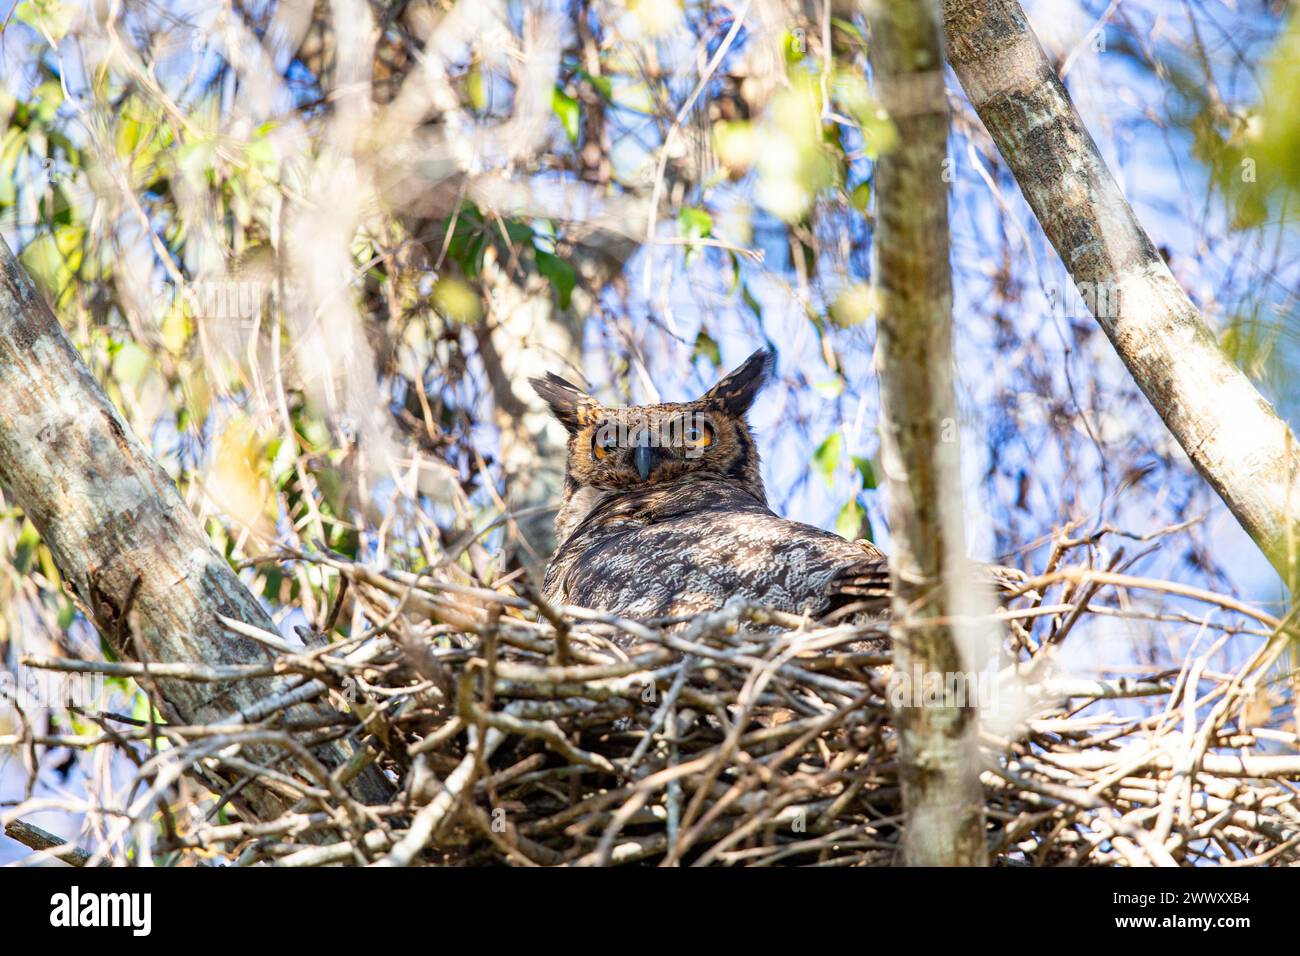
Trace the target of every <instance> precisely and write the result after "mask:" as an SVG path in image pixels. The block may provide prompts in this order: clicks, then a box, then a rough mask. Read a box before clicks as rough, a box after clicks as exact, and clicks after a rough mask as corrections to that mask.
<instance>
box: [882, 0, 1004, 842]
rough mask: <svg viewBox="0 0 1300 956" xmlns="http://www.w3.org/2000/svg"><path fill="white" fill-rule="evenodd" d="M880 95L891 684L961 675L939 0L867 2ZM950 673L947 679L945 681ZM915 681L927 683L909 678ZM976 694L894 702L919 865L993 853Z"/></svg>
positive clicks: (909, 834)
mask: <svg viewBox="0 0 1300 956" xmlns="http://www.w3.org/2000/svg"><path fill="white" fill-rule="evenodd" d="M867 9H868V19H869V23H870V25H871V56H872V64H873V67H874V70H875V80H876V87H877V91H878V95H879V96H880V98H881V100H882V102H883V103H884V105H885V107H886V109H887V110H888V111H889V114H890V117H891V118H892V119H893V121H894V124H895V125H896V126H897V127H898V134H899V145H898V146H897V147H896V148H895V149H894V150H893V151H892V152H889V153H887V154H885V155H884V156H882V157H881V158H880V161H879V163H878V164H877V167H876V189H875V192H876V197H877V198H876V216H877V226H876V236H875V242H874V247H875V256H876V282H877V285H878V287H879V289H880V292H881V303H880V310H879V323H878V332H877V340H876V366H877V369H878V371H879V381H880V407H881V426H880V428H881V461H882V465H883V468H884V472H885V475H886V479H887V481H888V492H889V521H890V533H891V537H892V541H893V553H892V554H891V555H890V562H889V563H890V569H891V577H892V579H893V588H894V601H893V619H892V623H891V626H890V634H891V638H892V641H893V646H894V670H895V675H896V677H895V679H896V680H897V679H898V678H902V679H903V680H905V681H906V680H909V679H911V678H912V677H913V675H922V674H927V675H934V674H937V675H942V676H943V677H945V678H946V677H947V676H948V675H956V674H963V673H966V672H968V671H969V670H970V667H968V666H964V663H963V659H962V654H961V651H960V649H959V648H958V645H957V642H956V640H955V639H954V635H953V632H952V630H951V629H950V628H949V627H947V626H945V625H942V624H938V623H930V622H931V621H933V619H935V618H939V617H943V616H945V615H946V614H947V613H948V611H949V610H950V609H952V608H954V607H956V604H955V603H954V593H955V590H956V587H957V585H958V581H959V580H960V578H961V577H962V569H961V565H962V562H963V560H964V555H965V545H964V542H963V529H962V512H961V473H960V465H959V461H958V442H957V440H956V438H957V436H956V433H955V430H956V425H955V423H956V412H955V409H956V399H955V396H954V392H953V377H952V345H951V331H952V276H951V273H950V270H949V265H948V189H947V183H946V182H945V178H944V171H945V170H944V159H945V156H946V152H947V141H948V110H947V103H946V101H945V98H944V85H943V53H942V44H941V39H942V32H941V29H940V19H939V6H938V2H937V0H890V2H889V3H873V4H870V5H869V6H868V8H867ZM946 683H947V681H946V680H945V684H946ZM912 690H914V691H917V692H918V693H919V691H920V687H919V686H917V682H916V681H913V683H912ZM977 718H978V715H977V713H976V710H975V707H974V701H973V700H969V699H968V700H943V701H940V702H939V703H938V705H934V704H933V703H931V704H926V705H922V704H921V702H920V700H918V699H917V697H914V696H910V695H909V696H908V697H906V698H905V699H904V700H903V701H902V702H901V705H900V706H899V707H898V709H897V721H898V732H899V760H900V764H901V767H900V770H901V773H900V776H901V780H902V790H903V806H904V810H905V811H906V814H907V824H906V829H905V831H904V834H903V859H904V862H906V863H907V864H908V865H912V866H982V865H984V863H985V862H986V853H987V851H986V847H985V839H984V806H983V793H982V790H981V787H980V783H979V747H978V738H977V731H978V724H979V722H978V719H977Z"/></svg>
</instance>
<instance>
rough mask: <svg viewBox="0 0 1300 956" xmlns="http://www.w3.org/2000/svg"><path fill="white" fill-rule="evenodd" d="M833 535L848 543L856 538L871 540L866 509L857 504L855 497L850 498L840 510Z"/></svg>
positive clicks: (869, 523)
mask: <svg viewBox="0 0 1300 956" xmlns="http://www.w3.org/2000/svg"><path fill="white" fill-rule="evenodd" d="M835 533H836V534H838V535H839V536H840V537H841V538H848V539H849V540H850V541H856V540H857V539H858V538H866V539H867V540H868V541H871V540H872V531H871V522H870V521H868V520H867V509H866V508H863V507H862V505H860V504H858V499H857V498H856V497H853V498H850V499H849V500H848V503H847V504H845V506H844V507H843V508H841V509H840V514H839V517H838V518H836V519H835Z"/></svg>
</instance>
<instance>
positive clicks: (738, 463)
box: [531, 351, 772, 498]
mask: <svg viewBox="0 0 1300 956" xmlns="http://www.w3.org/2000/svg"><path fill="white" fill-rule="evenodd" d="M771 364H772V354H771V353H770V352H767V351H758V352H755V353H754V354H753V355H751V356H750V357H749V358H748V359H747V360H746V361H745V363H744V364H743V365H741V366H740V367H739V368H737V369H736V370H735V371H734V372H732V373H731V374H730V375H728V376H726V377H725V378H724V379H722V381H720V382H719V383H718V384H717V385H715V386H714V387H713V388H711V389H709V391H707V392H706V393H705V394H704V395H702V396H701V397H700V398H698V399H696V400H695V401H693V402H687V403H683V404H662V405H638V406H634V407H631V408H611V407H605V406H602V405H601V404H600V403H599V402H597V401H596V400H595V399H594V398H592V397H591V396H590V395H588V394H587V393H586V392H584V391H582V390H581V389H580V388H578V387H577V386H575V385H572V384H570V383H569V382H566V381H565V380H564V379H562V378H559V377H558V376H556V375H550V374H548V375H547V377H546V378H544V379H539V378H535V379H532V380H531V381H532V385H533V388H534V389H536V391H537V393H538V394H539V395H540V396H541V397H542V398H543V399H545V400H546V402H547V403H548V404H549V405H550V406H551V411H552V412H554V414H555V417H556V418H558V419H559V420H560V422H561V423H562V424H563V425H564V427H565V428H566V429H567V430H568V432H569V457H568V467H567V475H566V478H567V480H566V494H570V493H573V492H576V491H579V490H581V489H598V490H601V491H618V490H631V489H638V488H642V487H646V486H650V485H655V484H660V483H664V482H669V481H674V480H677V479H680V478H683V477H687V476H690V475H693V474H698V475H706V474H707V475H713V476H725V477H731V478H734V479H736V480H737V481H740V482H743V483H747V484H753V485H755V487H756V493H757V494H758V495H759V496H760V498H761V496H762V482H761V480H760V479H759V477H758V452H757V450H756V449H755V446H754V439H753V437H752V436H751V435H750V431H749V425H748V424H747V422H746V421H745V414H746V412H748V410H749V407H750V405H752V404H753V402H754V398H755V396H756V395H757V394H758V391H759V389H760V388H762V386H763V384H764V382H765V381H766V380H767V377H768V374H769V372H770V369H771Z"/></svg>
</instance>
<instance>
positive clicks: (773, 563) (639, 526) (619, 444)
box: [531, 351, 889, 619]
mask: <svg viewBox="0 0 1300 956" xmlns="http://www.w3.org/2000/svg"><path fill="white" fill-rule="evenodd" d="M772 358H773V356H772V355H771V353H769V352H766V351H758V352H755V353H754V354H753V355H751V356H750V357H749V358H748V359H747V360H746V361H745V363H744V364H743V365H741V366H740V367H739V368H737V369H736V370H735V371H733V372H732V373H731V374H729V375H727V376H726V377H725V378H723V379H722V381H720V382H718V384H717V385H715V386H714V387H713V388H711V389H710V390H709V391H707V392H706V393H705V394H704V395H703V396H702V397H701V398H699V399H697V400H696V401H693V402H688V403H686V404H663V405H645V406H637V407H634V408H607V407H604V406H602V405H601V404H600V403H599V402H597V401H596V400H595V399H594V398H592V397H591V396H590V395H588V394H587V393H586V392H584V391H583V390H582V389H580V388H578V387H577V386H575V385H572V384H570V383H569V382H566V381H565V380H564V379H562V378H559V377H558V376H556V375H553V374H548V375H547V377H546V378H544V379H532V380H531V381H532V385H533V388H534V389H536V391H537V393H538V394H539V395H540V396H541V397H542V398H543V399H544V400H545V401H546V402H547V403H548V404H549V405H550V407H551V410H552V411H553V412H554V414H555V416H556V418H558V419H559V420H560V422H561V423H563V425H564V427H565V428H566V429H567V430H568V432H569V443H568V462H567V466H566V470H565V479H564V500H563V502H562V504H561V506H560V511H559V514H558V516H557V518H556V538H557V540H558V541H559V542H560V545H559V547H558V549H557V550H556V552H555V555H554V556H553V557H552V559H551V562H550V564H549V566H548V567H547V569H546V578H545V583H544V586H543V592H544V595H545V597H546V598H547V600H549V601H551V602H553V603H557V604H575V605H579V606H582V607H587V608H592V609H596V610H603V611H608V612H611V613H614V614H618V615H620V616H624V617H630V618H638V619H647V618H666V617H678V616H684V615H691V614H695V613H698V612H700V611H703V610H710V609H715V608H720V607H722V605H723V604H725V603H726V602H727V600H728V599H729V598H732V597H734V596H741V597H745V598H748V599H750V600H753V601H756V602H759V603H762V604H764V605H767V606H770V607H774V608H777V609H780V610H784V611H789V612H792V613H796V614H805V613H806V614H809V615H811V616H812V617H814V618H828V617H830V618H842V617H845V616H847V615H850V614H854V613H856V612H858V611H877V610H884V609H885V608H886V607H887V606H888V596H889V569H888V564H887V562H886V560H885V557H884V555H883V554H882V553H881V552H880V551H879V550H878V549H877V548H876V547H875V546H874V545H873V544H871V542H869V541H847V540H845V539H844V538H841V537H840V536H839V535H837V534H832V533H831V532H829V531H823V530H822V529H820V528H815V527H813V526H812V525H807V524H802V523H801V522H798V521H790V520H788V519H786V518H781V517H779V516H778V515H776V514H774V513H773V512H772V510H771V508H769V507H768V505H767V496H766V494H765V493H764V491H763V479H762V478H761V477H760V475H759V467H758V449H757V447H756V446H755V444H754V438H753V435H752V433H751V431H750V428H749V424H748V423H747V422H746V420H745V415H746V413H747V412H748V411H749V408H750V406H751V405H752V404H753V402H754V398H755V396H756V395H757V394H758V391H759V389H760V388H762V387H763V384H764V382H765V381H766V380H767V378H768V376H769V374H770V372H771V368H772Z"/></svg>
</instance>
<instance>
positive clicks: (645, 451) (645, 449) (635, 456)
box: [632, 440, 659, 481]
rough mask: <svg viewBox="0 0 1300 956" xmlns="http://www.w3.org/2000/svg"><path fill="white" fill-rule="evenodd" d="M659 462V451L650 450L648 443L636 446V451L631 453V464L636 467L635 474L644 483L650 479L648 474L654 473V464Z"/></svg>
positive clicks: (655, 449) (656, 449)
mask: <svg viewBox="0 0 1300 956" xmlns="http://www.w3.org/2000/svg"><path fill="white" fill-rule="evenodd" d="M658 461H659V449H658V448H652V447H651V446H650V444H649V441H648V440H647V441H645V442H643V443H642V444H639V445H637V446H636V451H634V452H632V463H633V464H635V465H636V473H637V474H638V475H640V476H641V480H642V481H645V480H646V479H647V478H649V477H650V472H652V471H654V467H655V464H656V463H657V462H658Z"/></svg>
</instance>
